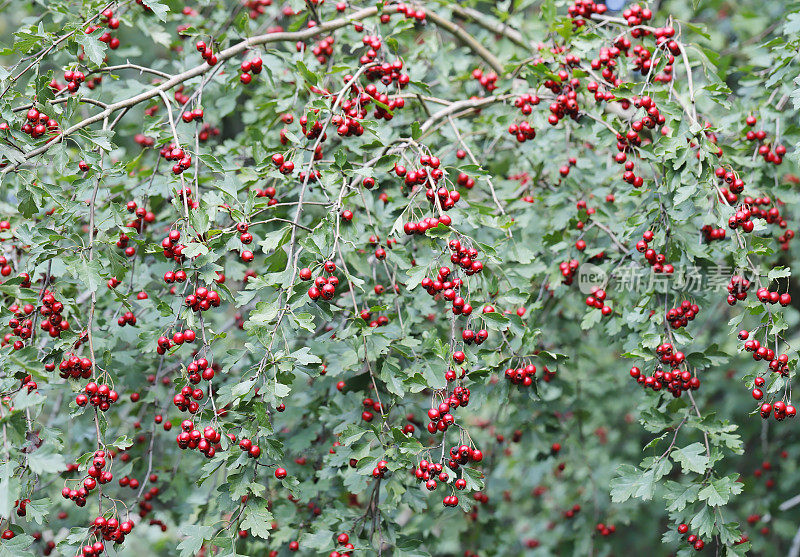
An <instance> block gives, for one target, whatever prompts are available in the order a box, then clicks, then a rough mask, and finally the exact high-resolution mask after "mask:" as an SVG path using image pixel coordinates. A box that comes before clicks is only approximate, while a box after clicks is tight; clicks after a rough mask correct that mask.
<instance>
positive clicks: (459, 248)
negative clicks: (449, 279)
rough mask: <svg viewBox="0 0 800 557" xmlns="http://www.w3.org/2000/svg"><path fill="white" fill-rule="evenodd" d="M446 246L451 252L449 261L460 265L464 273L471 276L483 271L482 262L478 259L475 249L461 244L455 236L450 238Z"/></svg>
mask: <svg viewBox="0 0 800 557" xmlns="http://www.w3.org/2000/svg"><path fill="white" fill-rule="evenodd" d="M448 247H449V248H450V252H451V253H450V262H451V263H454V264H456V265H458V266H460V267H461V269H463V271H464V274H466V275H467V276H471V275H474V274H475V273H480V272H481V271H483V262H482V261H481V260H480V259H478V255H479V252H478V250H477V249H475V248H470V247H467V246H465V245H463V244H462V243H461V241H460V240H458V239H457V238H456V239H453V240H450V242H448Z"/></svg>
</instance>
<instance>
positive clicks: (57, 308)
mask: <svg viewBox="0 0 800 557" xmlns="http://www.w3.org/2000/svg"><path fill="white" fill-rule="evenodd" d="M62 311H64V304H62V303H61V302H59V301H58V300H56V297H55V296H54V295H53V293H52V292H48V291H45V294H44V296H42V305H41V307H40V308H39V314H40V315H41V316H42V317H43V318H44V319H43V320H42V323H41V325H39V326H40V327H41V328H42V330H43V331H47V333H48V334H49V335H50V337H52V338H59V337H60V336H61V333H62V332H63V331H67V330H69V321H67V320H66V319H64V317H63V316H62V315H61V312H62Z"/></svg>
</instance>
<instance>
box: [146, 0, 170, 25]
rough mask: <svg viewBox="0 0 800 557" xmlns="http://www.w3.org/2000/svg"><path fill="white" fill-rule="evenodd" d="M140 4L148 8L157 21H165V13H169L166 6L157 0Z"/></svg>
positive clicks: (149, 0) (148, 0)
mask: <svg viewBox="0 0 800 557" xmlns="http://www.w3.org/2000/svg"><path fill="white" fill-rule="evenodd" d="M142 3H143V4H144V5H145V6H147V7H148V8H150V9H151V10H152V11H153V13H154V14H155V16H156V17H157V18H158V19H160V20H161V21H166V20H167V13H168V12H169V8H167V6H165V5H164V4H162V3H161V2H159V1H158V0H142Z"/></svg>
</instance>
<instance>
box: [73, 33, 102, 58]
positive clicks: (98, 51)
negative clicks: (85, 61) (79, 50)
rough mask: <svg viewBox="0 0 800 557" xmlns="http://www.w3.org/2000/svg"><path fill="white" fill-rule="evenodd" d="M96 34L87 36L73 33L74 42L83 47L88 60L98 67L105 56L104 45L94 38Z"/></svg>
mask: <svg viewBox="0 0 800 557" xmlns="http://www.w3.org/2000/svg"><path fill="white" fill-rule="evenodd" d="M96 34H97V33H91V34H88V35H87V34H86V33H83V32H77V33H75V40H76V41H77V43H78V44H79V45H81V46H82V47H83V50H84V52H86V56H88V57H89V60H91V61H92V62H93V63H94V64H96V65H98V66H99V65H101V64H102V63H103V59H104V58H105V56H106V44H105V43H103V42H100V40H99V39H98V38H97V37H95V36H94V35H96Z"/></svg>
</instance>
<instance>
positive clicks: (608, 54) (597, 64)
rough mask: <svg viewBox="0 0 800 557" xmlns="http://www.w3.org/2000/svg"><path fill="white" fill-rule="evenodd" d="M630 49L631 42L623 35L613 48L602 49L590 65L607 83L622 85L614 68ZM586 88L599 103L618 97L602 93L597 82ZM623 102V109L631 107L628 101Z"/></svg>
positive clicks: (605, 92)
mask: <svg viewBox="0 0 800 557" xmlns="http://www.w3.org/2000/svg"><path fill="white" fill-rule="evenodd" d="M630 48H631V40H630V39H629V38H628V37H626V36H624V35H623V36H621V37H619V38H618V39H617V40H616V41H614V44H613V45H612V46H610V47H607V46H603V47H600V50H599V52H598V54H597V58H593V59H592V60H591V61H590V62H589V65H590V66H591V68H592V69H593V70H600V72H601V74H602V76H603V79H605V80H606V81H607V82H609V83H610V84H612V85H615V86H618V85H619V84H621V83H622V80H621V79H620V78H619V77H617V76H616V75H615V74H614V68H616V67H617V58H619V56H620V55H621V54H625V55H627V53H628V50H629V49H630ZM586 88H587V90H588V91H589V92H590V93H594V100H595V101H597V102H602V101H611V100H614V99H615V98H616V96H615V95H614V94H613V93H611V92H610V91H602V90H601V88H600V84H599V83H597V82H596V81H590V82H589V84H588V85H587V87H586ZM622 102H623V108H625V107H626V106H628V107H629V106H630V103H629V101H627V99H623V101H622Z"/></svg>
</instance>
